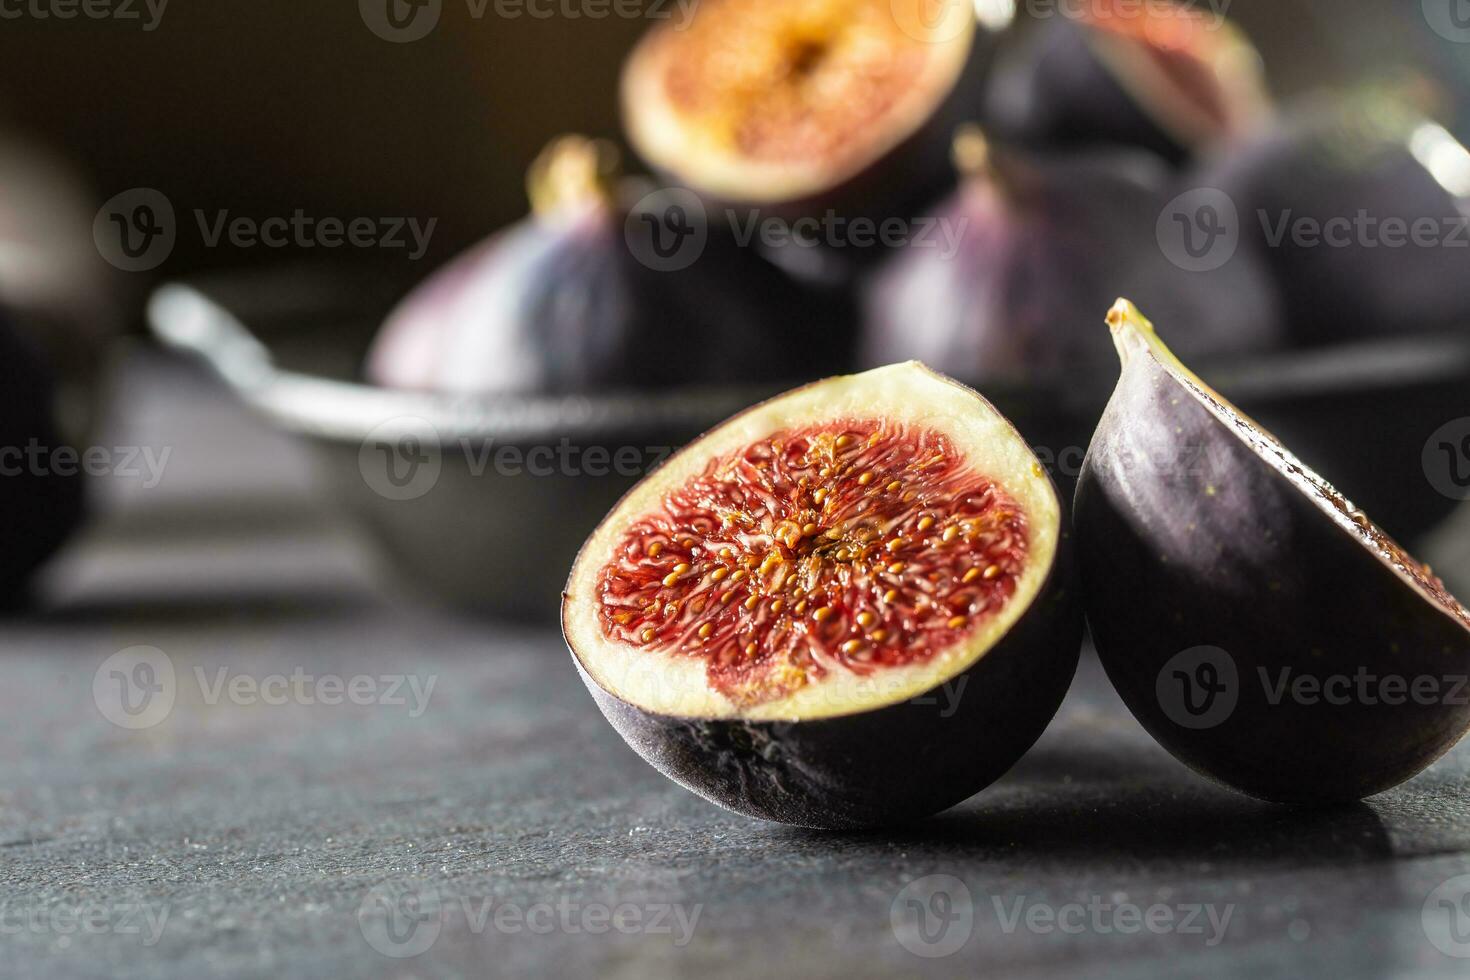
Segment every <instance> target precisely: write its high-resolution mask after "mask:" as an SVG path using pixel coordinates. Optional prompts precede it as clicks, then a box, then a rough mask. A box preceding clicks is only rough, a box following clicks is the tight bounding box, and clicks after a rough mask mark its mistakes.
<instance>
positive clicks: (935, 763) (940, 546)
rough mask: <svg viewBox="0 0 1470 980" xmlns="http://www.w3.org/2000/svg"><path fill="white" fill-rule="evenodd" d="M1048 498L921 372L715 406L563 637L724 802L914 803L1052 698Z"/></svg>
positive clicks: (569, 616) (1056, 608)
mask: <svg viewBox="0 0 1470 980" xmlns="http://www.w3.org/2000/svg"><path fill="white" fill-rule="evenodd" d="M1067 545H1068V542H1067V540H1066V532H1065V530H1064V526H1063V516H1062V512H1061V507H1060V504H1059V502H1058V497H1057V493H1056V490H1055V488H1054V487H1053V486H1052V484H1051V481H1050V479H1049V478H1048V477H1047V476H1046V473H1045V471H1044V470H1043V469H1042V467H1041V465H1040V464H1039V463H1038V462H1037V460H1036V457H1035V456H1033V455H1032V454H1031V452H1030V450H1029V449H1028V448H1027V446H1026V444H1025V442H1024V441H1023V440H1022V439H1021V437H1020V435H1019V434H1018V433H1017V432H1016V431H1015V430H1014V429H1013V428H1012V427H1011V426H1010V424H1009V423H1008V422H1007V421H1006V420H1005V419H1004V418H1002V417H1001V416H1000V414H999V413H997V412H996V411H995V410H994V409H993V408H992V407H991V406H990V405H989V403H987V402H986V401H985V400H984V399H983V398H981V397H980V396H979V395H977V394H976V393H975V392H973V391H971V390H969V389H968V388H965V387H963V386H962V385H959V384H957V383H955V382H952V381H950V380H948V379H946V378H944V377H942V376H940V375H937V374H934V373H933V372H931V371H929V370H927V369H926V368H924V367H923V366H921V365H918V364H899V365H893V366H890V367H885V368H880V369H878V370H875V371H869V372H867V373H864V374H859V375H853V376H848V377H838V378H832V379H829V380H826V381H821V382H817V383H815V384H811V385H808V386H806V387H803V388H798V389H796V390H795V391H792V392H788V393H787V394H784V395H781V396H779V397H777V398H774V399H772V400H770V401H768V402H765V403H762V404H760V405H757V406H755V407H754V408H751V409H749V410H748V411H746V412H744V413H742V414H740V415H737V416H735V417H734V418H732V419H731V420H729V421H728V422H726V423H724V424H723V425H721V426H719V427H718V428H716V429H714V430H713V431H711V432H710V433H708V434H707V435H705V436H704V437H702V438H701V439H699V440H698V441H697V442H695V443H693V444H691V445H690V446H688V447H687V448H685V449H684V450H683V451H681V452H680V453H679V454H678V455H676V456H674V457H673V458H672V459H671V460H670V461H669V462H668V463H667V464H666V465H665V466H664V467H663V468H661V469H659V470H658V471H656V472H655V473H654V474H652V475H651V476H649V477H648V478H647V479H645V480H644V481H643V482H642V483H640V484H639V485H638V486H637V487H635V488H634V489H633V490H632V491H631V492H630V493H629V494H628V495H627V496H626V497H624V498H623V500H622V501H621V502H620V503H619V504H618V505H617V506H616V507H615V508H614V509H613V511H612V513H610V514H609V515H608V517H607V518H606V520H604V521H603V523H602V524H601V525H600V526H599V527H598V528H597V529H596V530H595V531H594V532H593V533H592V536H591V537H590V538H589V539H588V540H587V543H586V545H584V546H583V548H582V551H581V554H580V555H579V556H578V558H577V561H576V563H575V565H574V566H573V568H572V572H571V577H570V579H569V581H568V583H567V587H566V592H565V595H564V596H563V601H562V627H563V631H564V633H565V635H566V640H567V644H568V646H569V647H570V648H571V651H572V655H573V658H574V659H575V661H576V663H577V666H578V669H579V670H580V671H581V674H582V677H583V680H584V681H585V682H586V684H587V688H588V690H589V691H591V692H592V695H593V697H594V698H595V699H596V701H597V704H598V706H599V707H600V708H601V709H602V712H603V714H604V715H605V716H606V717H607V719H608V720H609V721H610V722H611V723H612V725H613V727H614V728H616V729H617V730H618V731H619V732H620V733H621V734H622V736H623V737H624V738H625V739H626V740H627V741H628V744H629V745H631V746H632V747H633V748H634V749H635V750H636V751H637V752H638V753H639V754H640V755H642V756H643V757H644V758H645V759H646V760H648V762H650V763H651V764H652V765H653V766H655V767H656V768H657V769H658V770H659V771H660V772H662V773H664V774H665V775H666V776H668V777H670V778H671V779H673V780H675V781H676V782H679V783H680V784H682V785H684V786H686V787H688V788H689V789H691V790H693V791H694V792H696V793H698V794H699V795H700V796H703V797H704V798H706V799H708V800H711V801H713V802H715V803H718V804H719V805H721V806H724V807H727V808H728V809H731V810H734V811H736V812H739V813H743V814H747V815H750V816H754V817H760V818H763V819H768V820H777V821H781V822H784V823H791V824H798V825H802V826H810V827H832V828H841V827H864V826H872V825H878V824H887V823H894V822H899V821H904V820H911V819H916V818H920V817H923V816H926V815H929V814H932V813H935V812H938V811H939V810H942V809H944V808H946V807H948V806H951V805H953V804H955V803H958V802H960V801H961V800H963V799H965V798H967V797H969V796H970V795H972V794H973V793H975V792H977V791H979V790H980V789H982V788H983V787H985V786H986V785H988V784H989V783H990V782H992V781H993V780H995V779H996V778H998V777H999V776H1000V775H1001V774H1002V773H1004V772H1005V771H1006V770H1007V769H1008V768H1010V766H1011V765H1012V763H1014V762H1015V761H1016V760H1017V759H1018V758H1020V756H1021V755H1022V753H1024V752H1025V750H1026V749H1027V748H1028V747H1029V746H1030V745H1031V744H1032V743H1033V742H1034V741H1035V740H1036V738H1037V737H1038V736H1039V735H1040V734H1041V731H1042V729H1043V728H1045V726H1046V724H1047V722H1048V721H1049V720H1050V719H1051V717H1052V715H1053V714H1054V713H1055V712H1056V709H1057V707H1058V705H1059V704H1060V703H1061V700H1062V697H1063V695H1064V694H1065V693H1066V690H1067V687H1068V684H1069V682H1070V680H1071V677H1072V673H1073V671H1074V669H1075V667H1076V662H1077V655H1078V647H1079V644H1080V638H1081V621H1080V615H1079V612H1078V608H1079V605H1078V601H1077V596H1076V594H1075V591H1074V590H1073V589H1072V587H1071V584H1070V582H1069V568H1068V560H1067V551H1068V548H1067Z"/></svg>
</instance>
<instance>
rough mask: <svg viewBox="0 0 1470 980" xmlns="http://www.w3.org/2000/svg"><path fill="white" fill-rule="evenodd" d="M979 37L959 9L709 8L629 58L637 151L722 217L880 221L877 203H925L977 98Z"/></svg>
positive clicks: (771, 1)
mask: <svg viewBox="0 0 1470 980" xmlns="http://www.w3.org/2000/svg"><path fill="white" fill-rule="evenodd" d="M975 35H976V20H975V13H974V10H973V8H972V6H971V4H970V3H968V2H963V0H940V2H938V3H935V0H706V2H704V3H702V4H701V5H700V7H699V10H698V12H697V13H696V14H695V15H694V17H693V18H692V19H691V20H690V21H689V22H688V23H687V24H682V25H675V24H673V23H669V24H664V25H661V26H660V27H658V28H655V29H654V30H653V31H651V32H650V33H649V34H648V36H647V37H646V38H645V39H644V40H643V41H642V42H641V43H640V44H639V45H638V47H637V48H636V49H635V50H634V52H633V54H632V55H631V56H630V58H629V60H628V62H627V64H626V66H625V68H624V72H623V80H622V102H623V114H624V119H625V123H626V127H627V131H628V137H629V140H630V142H631V143H632V145H633V147H634V148H635V149H636V150H637V151H638V153H639V154H640V155H641V156H642V157H643V158H644V159H645V160H646V161H647V162H648V163H649V165H650V166H651V167H653V168H654V169H655V170H656V171H658V172H660V173H661V174H663V175H665V176H667V177H668V178H669V179H670V180H672V181H675V182H678V183H682V184H684V185H686V186H688V187H689V188H690V189H691V190H693V191H695V192H697V193H699V194H701V195H702V196H705V197H707V198H709V199H711V200H713V201H716V202H720V203H722V204H723V203H728V204H737V205H749V206H754V207H767V208H771V209H773V210H775V211H778V212H782V213H797V212H809V211H816V210H820V209H822V208H823V207H826V206H829V205H833V204H836V203H837V202H838V201H841V202H843V204H844V205H846V204H856V202H858V201H861V202H862V203H863V204H866V205H869V206H871V207H872V208H873V209H874V210H875V211H878V212H882V211H884V209H883V208H881V207H879V206H878V204H879V202H878V200H877V199H878V198H882V199H883V200H886V201H892V200H893V199H894V198H895V196H904V197H906V196H908V195H913V194H916V193H918V192H920V191H922V190H926V188H924V187H922V186H920V185H922V184H924V183H925V180H926V178H927V177H928V176H931V174H930V171H931V170H936V171H937V170H938V169H939V168H941V167H942V164H943V162H944V146H943V142H944V139H945V138H946V136H947V133H948V131H949V130H950V129H952V128H953V126H954V125H955V124H956V123H957V122H958V121H960V118H961V116H962V111H961V110H960V108H959V103H960V101H963V100H968V99H970V98H972V95H973V93H974V92H975V91H977V90H978V89H977V88H976V87H974V86H967V85H962V84H961V79H962V78H965V77H968V75H967V73H968V71H969V70H971V69H972V67H973V65H974V64H975V61H976V59H975V58H973V57H972V55H973V53H974V52H975V51H976V44H975ZM935 151H937V152H935ZM924 161H927V162H928V163H929V164H932V166H930V167H926V166H924V165H923V163H924ZM888 163H892V164H894V166H893V167H892V168H888V167H886V166H884V167H880V166H879V165H880V164H888ZM884 174H887V176H886V177H885V176H884ZM889 178H892V179H889ZM843 191H850V192H851V193H850V194H848V193H843ZM842 209H843V210H846V207H843V208H842Z"/></svg>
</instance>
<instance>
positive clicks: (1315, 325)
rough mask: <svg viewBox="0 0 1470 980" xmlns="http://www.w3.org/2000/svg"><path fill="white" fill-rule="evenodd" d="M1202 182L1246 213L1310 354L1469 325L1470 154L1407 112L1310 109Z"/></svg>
mask: <svg viewBox="0 0 1470 980" xmlns="http://www.w3.org/2000/svg"><path fill="white" fill-rule="evenodd" d="M1190 182H1191V184H1193V185H1194V186H1195V187H1196V188H1200V189H1201V190H1200V191H1199V193H1201V194H1207V195H1209V194H1212V195H1216V196H1218V197H1219V199H1220V202H1221V204H1220V207H1222V208H1226V209H1227V210H1228V208H1233V209H1234V211H1235V213H1236V215H1237V216H1238V221H1239V229H1240V247H1239V250H1238V252H1237V255H1239V254H1242V253H1251V255H1252V256H1253V257H1255V258H1257V259H1258V260H1259V261H1261V262H1262V263H1263V264H1265V265H1266V266H1268V267H1269V268H1270V270H1271V273H1272V275H1273V278H1274V280H1275V283H1276V286H1277V288H1278V290H1279V292H1280V294H1281V297H1282V304H1283V307H1284V314H1285V318H1286V321H1287V322H1288V324H1289V325H1290V331H1291V335H1292V337H1293V338H1294V339H1295V340H1297V341H1298V342H1300V343H1303V344H1318V343H1331V342H1334V341H1339V340H1344V339H1353V338H1359V337H1365V336H1373V335H1387V334H1397V333H1405V332H1413V331H1427V330H1436V329H1443V328H1449V327H1461V326H1464V325H1467V324H1470V217H1467V215H1470V207H1467V195H1470V153H1467V151H1466V150H1465V148H1464V147H1463V146H1461V145H1460V144H1459V143H1458V142H1456V141H1455V139H1454V138H1453V137H1452V136H1451V135H1450V134H1449V133H1448V132H1447V131H1446V130H1445V129H1444V128H1443V127H1441V126H1439V125H1437V124H1435V123H1433V122H1431V121H1429V120H1428V119H1426V118H1425V117H1424V116H1423V115H1422V114H1421V113H1419V112H1418V111H1417V110H1416V109H1415V108H1413V107H1412V106H1411V104H1410V103H1409V102H1408V101H1406V100H1404V99H1403V98H1401V97H1399V96H1397V95H1395V94H1390V93H1378V94H1365V95H1362V96H1359V97H1357V98H1353V99H1345V98H1341V97H1336V96H1325V95H1324V96H1320V97H1317V98H1314V99H1311V100H1309V101H1307V102H1306V103H1304V104H1302V105H1301V106H1300V107H1299V108H1298V109H1297V110H1296V111H1294V112H1293V113H1292V114H1291V116H1290V117H1289V118H1288V119H1287V120H1286V121H1285V124H1284V125H1283V126H1282V127H1281V128H1279V129H1277V130H1275V131H1273V132H1271V133H1269V134H1268V135H1265V136H1262V137H1261V138H1259V139H1257V140H1255V141H1253V142H1251V143H1250V144H1249V145H1247V146H1245V147H1243V148H1242V149H1241V150H1240V151H1239V152H1237V153H1235V154H1232V155H1230V156H1228V157H1226V158H1224V159H1222V160H1221V161H1220V162H1219V163H1218V164H1217V165H1215V166H1213V167H1211V168H1208V169H1206V170H1204V171H1202V172H1201V173H1199V174H1197V175H1196V176H1195V177H1193V178H1192V179H1191V181H1190ZM1202 200H1203V198H1202ZM1222 227H1223V226H1222ZM1225 230H1227V231H1229V230H1230V229H1229V228H1228V227H1227V228H1225Z"/></svg>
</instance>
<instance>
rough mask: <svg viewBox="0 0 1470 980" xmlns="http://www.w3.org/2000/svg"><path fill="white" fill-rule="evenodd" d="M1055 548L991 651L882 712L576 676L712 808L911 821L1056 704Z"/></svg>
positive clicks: (972, 787) (1062, 586) (958, 789)
mask: <svg viewBox="0 0 1470 980" xmlns="http://www.w3.org/2000/svg"><path fill="white" fill-rule="evenodd" d="M1058 549H1059V554H1058V556H1057V561H1056V562H1055V563H1054V565H1053V568H1052V570H1051V574H1050V576H1049V577H1048V579H1047V582H1046V584H1045V585H1044V586H1043V587H1042V590H1041V591H1040V592H1039V593H1038V594H1037V596H1036V599H1035V601H1034V602H1033V604H1032V606H1031V608H1030V609H1028V610H1027V611H1026V613H1025V615H1024V616H1022V618H1021V619H1020V620H1019V621H1018V622H1017V623H1016V624H1015V625H1014V626H1012V627H1011V629H1010V631H1009V632H1007V633H1006V635H1005V636H1003V637H1002V638H1001V639H1000V640H999V641H998V642H997V643H996V645H995V646H994V647H992V648H991V649H990V650H989V651H988V652H986V653H985V654H984V655H983V656H981V657H980V659H979V660H978V661H976V662H975V664H973V665H972V666H971V667H970V668H969V669H968V670H966V671H964V672H962V673H961V674H959V675H958V676H956V677H955V678H953V679H951V680H950V681H948V682H947V684H946V685H943V686H941V687H939V688H936V689H934V690H932V691H929V692H927V693H926V694H924V695H920V696H918V697H916V698H914V699H911V700H909V701H902V702H899V703H897V704H893V705H888V706H885V707H882V708H877V709H874V710H870V711H864V712H860V713H856V714H850V715H843V716H840V717H836V718H827V719H819V720H813V721H798V722H768V721H741V720H723V719H698V718H676V717H671V716H668V715H660V714H654V713H652V712H648V711H644V710H643V709H641V708H638V707H635V706H634V705H631V704H629V703H627V702H626V701H623V700H621V699H619V698H618V697H617V696H615V695H613V694H611V693H609V692H608V691H606V690H604V689H603V688H602V687H601V686H599V685H598V683H597V682H596V681H595V680H593V679H592V678H591V677H590V676H589V675H588V674H587V672H586V670H585V669H584V668H583V667H582V664H581V661H580V660H577V670H578V672H579V673H580V674H581V676H582V681H583V683H584V684H586V686H587V690H588V691H590V692H591V693H592V697H593V698H594V699H595V700H596V702H597V706H598V708H600V709H601V711H602V713H603V716H604V717H606V718H607V720H608V721H609V722H610V723H611V724H612V726H613V727H614V728H615V729H617V731H618V733H619V734H620V735H622V736H623V738H624V739H625V740H626V741H627V742H628V744H629V745H631V746H632V747H633V748H634V749H635V750H636V751H637V752H638V754H639V755H641V756H642V757H643V758H644V759H646V760H648V762H649V763H651V764H652V765H653V766H654V767H655V768H656V769H658V771H659V772H661V773H663V774H664V775H665V776H667V777H669V778H670V779H672V780H674V781H675V782H676V783H678V784H680V785H681V786H683V787H685V788H686V789H689V790H691V791H693V792H694V793H696V794H698V795H699V796H701V797H703V798H704V799H706V800H709V801H710V802H711V803H715V804H717V805H719V806H722V807H724V808H725V809H727V810H732V811H734V812H736V813H740V814H744V815H745V816H749V817H756V818H758V819H761V820H773V821H777V822H779V823H785V824H792V825H794V826H799V827H812V828H817V829H824V830H858V829H862V828H867V827H879V826H887V825H893V824H901V823H907V822H912V821H915V820H919V819H922V818H924V817H927V816H931V815H932V814H935V813H938V812H939V811H941V810H945V809H948V808H949V807H951V806H954V805H955V804H957V803H960V802H962V801H964V800H966V799H968V798H969V797H971V796H973V795H974V794H975V793H978V792H979V791H980V790H982V789H984V788H985V787H986V786H988V785H990V784H991V783H993V782H994V781H995V780H997V779H999V778H1000V777H1001V776H1002V775H1004V774H1005V773H1006V771H1007V770H1009V769H1010V768H1011V766H1013V765H1014V764H1015V763H1016V762H1017V761H1018V760H1019V759H1020V758H1021V756H1022V755H1024V754H1025V753H1026V750H1027V749H1029V748H1030V747H1031V746H1032V745H1033V744H1034V743H1035V742H1036V740H1037V739H1038V738H1040V737H1041V733H1042V731H1043V730H1045V728H1046V726H1047V724H1048V723H1049V722H1050V721H1051V719H1052V717H1053V716H1054V715H1055V714H1056V712H1057V709H1058V708H1059V707H1060V706H1061V703H1062V699H1063V698H1064V697H1065V696H1066V693H1067V689H1068V687H1070V686H1071V682H1072V676H1073V674H1074V673H1075V672H1076V669H1077V660H1078V653H1079V648H1080V646H1081V642H1082V618H1081V604H1080V601H1079V597H1078V594H1077V590H1076V588H1075V587H1074V585H1073V584H1072V565H1071V559H1070V557H1069V554H1068V552H1069V542H1068V540H1067V537H1066V535H1065V534H1064V535H1063V536H1062V538H1061V540H1060V541H1059V544H1058ZM575 654H576V652H575V650H574V651H573V659H574V660H576V659H577V658H576V655H575ZM946 692H949V693H948V694H947V693H946ZM951 699H952V700H951ZM950 707H953V709H954V710H953V711H952V713H949V714H948V717H946V716H945V715H946V712H948V711H949V709H950ZM875 745H886V746H890V747H891V751H888V752H885V753H882V754H881V755H879V754H875V753H874V751H873V747H874V746H875Z"/></svg>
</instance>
